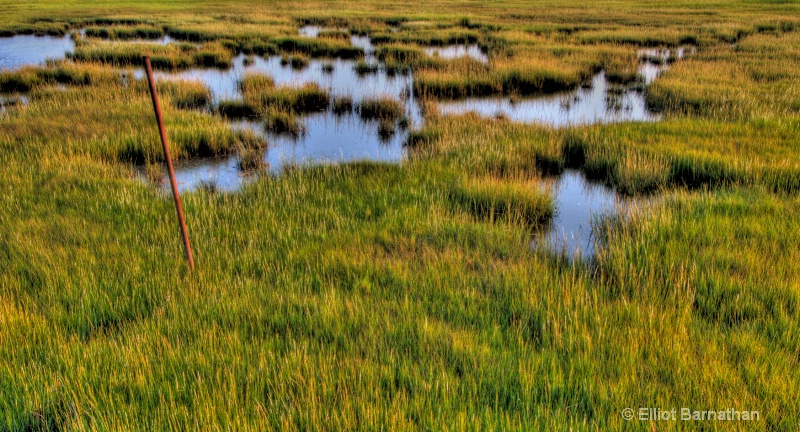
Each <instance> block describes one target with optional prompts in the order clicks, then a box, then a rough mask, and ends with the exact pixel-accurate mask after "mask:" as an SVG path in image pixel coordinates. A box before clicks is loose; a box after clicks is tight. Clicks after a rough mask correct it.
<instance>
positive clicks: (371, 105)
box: [358, 96, 405, 120]
mask: <svg viewBox="0 0 800 432" xmlns="http://www.w3.org/2000/svg"><path fill="white" fill-rule="evenodd" d="M358 112H359V115H360V116H361V118H363V119H369V120H371V119H390V120H394V119H398V118H400V117H402V116H403V114H404V113H405V108H404V107H403V104H402V102H400V101H398V100H396V99H394V98H392V97H389V96H381V97H377V98H367V99H364V100H363V101H361V103H360V104H359V106H358Z"/></svg>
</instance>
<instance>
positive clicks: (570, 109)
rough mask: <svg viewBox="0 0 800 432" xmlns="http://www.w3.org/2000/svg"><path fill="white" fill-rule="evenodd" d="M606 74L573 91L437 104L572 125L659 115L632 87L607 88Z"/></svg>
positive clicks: (447, 110)
mask: <svg viewBox="0 0 800 432" xmlns="http://www.w3.org/2000/svg"><path fill="white" fill-rule="evenodd" d="M609 87H610V84H609V83H608V82H607V81H606V78H605V73H604V72H600V73H598V74H597V75H595V76H594V77H593V78H592V81H591V83H590V84H588V85H584V86H580V87H579V88H577V89H575V90H574V91H568V92H560V93H554V94H548V95H541V96H535V97H530V98H519V97H513V98H512V97H508V96H491V97H481V98H467V99H460V100H455V101H440V102H438V103H437V106H438V107H439V110H440V111H441V112H442V113H443V114H464V113H468V112H474V113H477V114H478V115H481V116H484V117H505V118H508V119H509V120H512V121H518V122H522V123H542V124H547V125H550V126H555V127H560V126H574V125H584V124H596V123H616V122H623V121H654V120H658V119H659V118H660V116H659V115H658V114H656V113H653V112H651V111H650V110H648V109H647V105H646V104H645V101H644V95H643V94H642V93H641V92H640V91H637V90H634V89H616V90H617V91H609Z"/></svg>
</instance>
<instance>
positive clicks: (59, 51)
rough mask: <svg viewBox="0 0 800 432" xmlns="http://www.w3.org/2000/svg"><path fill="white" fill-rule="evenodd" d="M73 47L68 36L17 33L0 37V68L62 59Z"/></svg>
mask: <svg viewBox="0 0 800 432" xmlns="http://www.w3.org/2000/svg"><path fill="white" fill-rule="evenodd" d="M73 49H75V43H74V42H73V41H72V39H71V38H70V36H69V35H68V34H67V35H66V36H34V35H17V36H11V37H5V38H0V69H17V68H19V67H22V66H26V65H37V64H41V63H44V61H45V60H47V59H62V58H64V56H65V55H66V53H68V52H72V50H73Z"/></svg>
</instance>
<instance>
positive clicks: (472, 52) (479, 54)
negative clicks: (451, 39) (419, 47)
mask: <svg viewBox="0 0 800 432" xmlns="http://www.w3.org/2000/svg"><path fill="white" fill-rule="evenodd" d="M423 51H425V53H426V54H428V55H429V56H433V57H441V58H443V59H447V60H452V59H457V58H461V57H470V58H472V59H475V60H477V61H479V62H481V63H489V57H488V56H487V55H486V53H484V52H483V51H482V50H481V48H480V47H479V46H478V45H475V44H472V45H448V46H443V47H425V48H423Z"/></svg>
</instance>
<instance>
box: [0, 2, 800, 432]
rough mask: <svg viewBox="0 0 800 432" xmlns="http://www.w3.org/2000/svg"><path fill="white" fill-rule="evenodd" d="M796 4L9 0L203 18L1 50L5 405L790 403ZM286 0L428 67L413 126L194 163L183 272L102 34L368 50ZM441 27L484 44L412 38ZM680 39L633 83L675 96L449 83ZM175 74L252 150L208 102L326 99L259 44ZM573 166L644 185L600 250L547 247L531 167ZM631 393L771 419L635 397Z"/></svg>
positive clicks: (270, 106)
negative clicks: (384, 152) (481, 55)
mask: <svg viewBox="0 0 800 432" xmlns="http://www.w3.org/2000/svg"><path fill="white" fill-rule="evenodd" d="M198 11H202V13H200V12H198ZM796 16H798V6H797V4H796V3H792V2H771V3H763V2H762V3H758V4H755V3H751V2H744V1H723V2H716V3H713V4H701V3H697V2H687V1H679V2H677V3H676V2H671V3H658V4H654V3H652V2H639V1H635V0H630V1H621V2H616V1H615V2H604V1H603V2H599V3H593V4H591V5H588V6H587V5H585V4H584V3H579V2H575V1H569V2H537V3H535V4H533V3H529V2H519V1H513V2H500V3H481V4H476V3H465V2H459V1H439V0H435V1H433V2H424V3H414V4H413V5H411V6H409V5H404V4H400V3H397V4H389V3H386V2H366V3H365V2H346V1H340V2H335V3H330V2H306V3H303V5H302V8H300V7H298V5H297V4H295V3H269V4H266V3H264V4H255V5H254V4H252V3H244V2H241V3H239V2H225V3H224V4H222V3H218V2H192V3H191V4H190V3H184V2H160V1H147V2H124V1H119V0H105V1H102V2H99V3H92V4H86V3H85V2H73V1H64V2H58V3H52V2H22V1H19V0H9V1H7V2H5V3H4V4H3V6H0V18H3V19H2V20H0V22H2V24H0V30H2V32H3V34H13V33H36V34H47V33H49V34H65V32H67V31H69V30H71V29H75V28H77V27H79V26H82V25H89V26H94V27H98V28H107V29H109V31H110V30H112V29H114V31H115V32H116V31H119V30H126V31H127V30H129V29H134V28H148V29H150V28H153V29H163V31H164V32H165V33H167V34H169V35H171V36H172V37H175V38H178V39H180V40H184V41H193V42H198V43H199V45H198V46H194V45H187V44H173V45H171V46H168V47H160V46H156V45H155V44H147V43H143V44H137V48H135V49H132V48H129V47H128V46H127V45H125V44H123V43H121V42H118V41H113V40H112V41H104V40H96V38H87V40H86V41H82V42H80V43H79V47H78V51H77V52H76V56H82V57H76V58H77V60H78V63H77V64H76V65H72V64H70V63H56V64H51V65H49V66H46V67H35V68H24V69H22V70H20V71H15V72H0V89H2V90H3V91H22V92H25V93H26V96H27V98H28V102H27V103H17V104H12V105H10V106H6V107H5V108H4V111H2V112H0V157H2V160H3V163H2V164H0V179H2V181H0V364H2V373H0V430H10V431H17V430H19V431H22V430H120V431H121V430H126V431H127V430H183V429H187V428H191V429H204V430H205V429H212V430H218V429H232V430H309V429H313V430H378V429H383V430H569V429H571V430H629V429H630V430H693V429H703V430H714V429H725V430H728V429H731V430H754V429H755V430H787V431H788V430H794V429H795V428H796V425H797V424H798V422H800V409H799V408H798V405H797V403H796V395H797V394H798V393H800V373H798V370H800V369H798V353H800V339H799V338H798V336H797V335H798V334H800V332H799V331H798V330H800V329H799V328H798V325H799V324H800V308H798V305H799V303H798V302H799V301H800V298H798V296H799V295H800V285H798V281H800V266H799V265H798V263H800V256H799V255H798V251H800V234H799V233H800V226H799V225H800V220H799V219H798V218H797V217H796V215H797V214H798V212H800V199H798V195H797V192H798V185H800V180H798V179H800V172H798V170H800V160H798V154H800V153H798V138H797V136H798V135H797V130H798V124H799V123H798V122H800V117H798V113H799V112H800V110H798V109H797V107H798V106H800V105H798V103H797V101H796V100H797V94H796V91H795V90H796V86H793V84H794V83H795V82H796V81H797V79H796V72H795V71H796V70H797V67H796V66H797V65H796V63H797V60H798V57H797V55H796V54H797V53H796V51H797V49H796V46H797V44H796V42H797V19H796V18H793V17H796ZM301 23H316V24H321V25H326V26H331V27H334V28H348V30H349V31H350V32H351V33H353V34H371V35H373V36H379V38H382V39H384V40H385V41H386V44H383V45H382V52H383V53H385V56H386V57H385V58H386V59H387V63H389V61H388V60H391V62H394V64H395V65H398V66H397V67H398V68H399V67H403V68H409V69H413V72H414V83H415V86H416V87H417V89H418V92H419V93H420V94H423V95H426V96H429V98H428V99H425V100H424V101H423V104H424V106H425V108H426V110H425V111H426V113H427V115H428V119H427V123H426V126H425V127H424V128H423V129H421V130H418V131H411V132H410V137H409V139H408V140H407V146H406V148H407V151H408V157H407V158H406V159H404V160H403V161H402V162H400V163H398V164H381V163H367V162H361V163H350V164H342V165H331V166H328V165H325V166H316V167H309V166H287V167H283V169H282V174H281V175H279V176H270V175H262V176H257V177H256V178H254V179H253V181H252V182H248V183H247V185H246V186H244V188H243V189H242V190H240V191H237V192H234V193H223V192H220V191H218V190H216V188H215V187H213V186H211V185H209V186H208V187H205V188H200V189H199V190H196V191H192V192H187V193H184V194H183V195H182V198H183V203H184V209H185V213H186V216H187V222H188V227H189V232H190V236H191V239H192V242H193V246H194V252H195V259H196V262H197V270H196V271H194V272H188V271H187V269H186V266H185V264H184V262H183V251H182V249H181V247H182V246H181V244H180V241H179V235H178V230H177V227H176V222H175V220H174V208H173V204H172V201H171V198H170V197H169V196H168V195H166V194H165V193H164V192H163V191H162V189H160V188H159V187H156V186H154V185H152V184H148V183H146V182H142V181H140V180H139V179H138V176H139V175H138V174H137V173H136V172H135V167H134V164H140V165H143V168H144V170H145V175H146V176H147V177H149V178H160V177H161V169H160V168H159V167H160V165H158V163H160V162H161V161H162V156H161V149H160V142H159V140H158V135H157V130H156V128H155V125H154V122H153V113H152V107H151V106H150V100H149V94H148V90H147V85H146V83H145V82H143V81H136V80H131V81H130V82H129V83H128V84H127V85H124V84H123V81H122V79H121V77H120V75H119V73H118V71H116V70H115V69H113V68H112V65H122V66H123V67H126V66H127V65H131V64H135V59H136V58H138V57H137V56H139V55H141V54H142V53H143V52H149V53H150V54H151V55H152V56H153V58H154V59H155V58H157V57H159V56H160V57H161V58H163V60H162V63H161V64H163V67H169V68H172V67H182V66H183V65H184V64H185V65H186V66H187V67H188V66H189V65H195V64H207V63H214V62H216V61H217V59H221V60H224V59H226V58H231V57H232V56H233V55H234V54H235V53H237V52H239V51H242V52H247V53H249V54H263V53H270V54H272V53H278V52H281V53H287V54H288V53H302V54H304V55H306V56H309V57H311V56H315V57H316V56H329V55H333V56H335V55H337V54H342V53H343V54H344V55H345V56H348V55H352V56H353V57H356V58H357V57H359V55H360V53H359V52H358V50H355V51H350V50H352V48H353V47H351V46H350V45H349V43H348V42H347V41H346V40H344V39H343V38H342V37H341V35H337V36H336V37H324V38H321V39H309V38H302V37H300V36H298V35H297V34H296V29H297V26H298V25H299V24H301ZM390 27H396V29H397V33H394V31H392V30H391V28H390ZM123 34H124V35H127V34H128V33H124V32H123ZM109 37H111V36H110V35H109ZM123 37H124V36H123ZM452 37H456V38H458V37H461V38H474V40H475V42H476V43H478V44H479V45H480V46H482V47H484V48H486V49H487V51H488V55H489V59H490V61H489V64H488V65H484V64H480V63H478V62H474V61H471V60H469V59H459V60H453V61H444V60H441V59H431V58H428V56H419V55H418V54H416V52H417V51H416V50H418V49H419V48H418V46H417V45H418V44H423V45H426V44H432V43H439V41H441V43H444V42H445V41H449V40H450V38H452ZM119 38H120V37H117V39H119ZM465 40H466V39H465ZM468 40H473V39H468ZM686 41H695V42H696V43H697V45H698V53H697V55H696V56H695V57H693V58H691V59H686V60H681V61H677V62H675V63H674V64H672V65H671V67H670V69H669V71H667V72H666V73H665V74H664V76H662V77H660V78H659V79H658V80H656V82H655V84H654V85H653V86H652V87H650V88H649V89H648V90H647V98H648V103H650V104H651V105H652V106H653V107H657V108H660V109H661V110H662V111H663V115H664V119H663V120H662V121H661V122H656V123H641V124H636V123H622V124H610V125H598V126H587V127H576V128H569V129H565V130H554V129H551V128H548V127H544V126H535V125H527V126H526V125H520V124H515V123H512V122H508V121H504V120H492V119H482V118H479V117H477V116H474V115H465V116H456V117H442V116H439V115H437V113H436V111H435V109H434V107H433V105H432V104H433V103H434V102H435V100H434V99H433V96H458V95H467V94H488V93H501V92H515V93H525V92H533V93H535V92H541V91H548V90H550V89H556V88H564V87H569V86H573V85H577V84H578V83H580V82H581V81H582V80H583V79H584V78H585V77H587V76H590V75H591V74H592V73H594V72H596V71H597V70H600V69H605V70H606V72H607V73H610V74H616V75H615V76H616V77H617V79H618V80H619V81H622V82H625V81H628V80H629V79H633V78H631V76H630V71H631V65H632V62H633V61H635V59H636V50H637V49H638V48H640V47H643V46H649V45H652V44H663V45H677V44H680V43H683V42H686ZM733 43H735V44H736V46H735V47H732V46H730V44H733ZM400 48H402V50H406V51H403V52H408V53H409V54H408V56H407V57H403V55H405V54H403V55H401V54H400V52H401V50H400ZM392 50H393V51H392ZM77 53H81V54H77ZM348 53H350V54H348ZM401 57H403V58H401ZM90 61H91V62H90ZM61 85H63V86H65V87H64V88H63V89H62V88H61ZM159 86H160V87H159V90H160V91H161V94H162V102H163V108H164V117H165V120H166V123H167V124H166V126H167V130H168V133H169V138H170V143H171V146H172V147H171V151H172V154H173V156H174V157H176V158H179V159H188V158H192V157H197V156H212V155H223V154H235V153H237V152H238V153H239V154H240V155H241V156H242V160H243V161H247V162H245V165H246V166H251V163H253V162H257V161H261V160H263V159H261V157H260V156H261V149H264V148H266V147H267V143H265V142H263V141H262V140H261V139H259V138H258V137H256V136H255V135H253V134H250V133H245V132H233V131H232V130H231V128H230V124H229V123H228V121H227V120H226V119H225V118H224V117H223V115H224V116H231V117H239V116H240V115H250V114H253V115H254V116H256V118H257V119H260V121H263V122H264V123H265V124H266V126H267V127H268V128H270V129H272V130H286V131H293V132H292V133H301V132H302V125H301V124H300V123H299V120H298V117H297V114H298V113H299V112H301V111H305V110H306V108H309V109H310V108H313V109H315V110H316V109H320V107H321V105H322V102H323V100H324V103H325V106H326V107H327V106H328V104H329V103H330V97H329V95H327V94H326V93H325V92H324V90H321V89H310V88H298V87H277V86H275V85H274V82H273V81H272V80H271V79H270V78H269V77H266V76H263V75H253V76H245V77H243V79H242V83H241V88H242V90H243V93H244V94H245V98H244V100H243V101H240V102H237V101H223V102H220V103H219V106H218V107H211V109H206V108H205V107H207V106H208V105H209V99H208V90H207V89H205V88H204V87H202V86H200V85H198V84H197V83H193V82H180V83H161V84H159ZM323 96H324V97H323ZM8 97H9V98H13V97H15V96H8ZM4 99H5V97H4ZM337 101H338V103H339V104H340V106H341V107H345V108H347V109H345V108H342V109H341V111H348V112H351V111H352V109H353V107H354V105H355V103H354V102H353V101H352V100H350V101H349V104H348V103H347V100H346V99H337V98H335V99H334V101H333V106H334V108H333V109H336V106H337ZM366 103H370V102H369V101H367V102H366ZM372 103H373V104H374V107H373V109H371V110H368V111H369V112H374V113H381V112H384V111H386V110H384V109H383V108H382V107H383V106H384V105H386V106H389V105H392V106H395V105H394V104H398V105H399V102H398V101H393V103H392V104H383V103H375V102H372ZM400 107H401V108H402V106H400ZM395 108H396V106H395ZM325 109H327V108H325ZM246 110H249V111H247V114H242V112H244V111H246ZM360 110H361V112H362V113H363V111H364V106H361V107H360ZM392 110H394V109H390V110H389V111H392ZM400 112H401V113H402V109H401V111H400ZM219 114H222V115H219ZM372 117H375V118H377V119H380V118H387V117H391V116H385V115H378V114H376V115H374V116H371V118H372ZM395 123H396V122H395V121H394V120H392V121H391V125H392V127H394V126H395ZM387 127H388V126H387ZM266 151H269V149H267V150H266ZM258 168H259V169H260V168H262V167H260V166H259V167H258ZM566 168H576V169H580V170H582V172H583V173H584V174H585V175H586V176H588V177H591V178H594V179H597V180H600V181H602V182H605V183H607V184H609V185H611V186H612V187H613V188H615V189H616V190H617V191H619V192H621V193H624V194H627V195H630V196H632V197H633V199H635V200H637V201H638V200H641V201H645V202H646V203H647V204H646V205H644V204H642V205H637V206H633V209H632V210H631V212H630V214H626V215H622V216H620V217H611V218H606V219H602V220H599V221H597V224H596V228H597V229H598V232H599V234H600V240H601V244H602V248H601V249H600V250H598V251H597V254H596V256H595V258H594V260H592V261H589V262H578V263H570V262H568V261H567V260H565V259H563V257H560V256H558V255H557V254H553V253H549V252H547V251H544V250H538V249H536V250H532V249H531V247H530V241H531V238H532V237H531V236H532V235H536V231H537V230H538V229H541V228H543V226H544V225H545V224H546V223H547V221H549V220H550V219H551V215H552V214H553V212H554V208H553V198H554V197H553V196H552V195H551V193H550V191H548V190H547V189H545V188H542V185H543V182H541V181H540V177H541V176H542V175H547V174H556V173H559V172H561V171H563V170H564V169H566ZM645 194H646V195H645ZM640 406H645V407H646V406H652V407H662V408H671V407H691V408H694V409H725V408H728V407H732V408H736V409H740V410H745V409H748V410H759V411H760V415H761V420H759V421H757V422H753V423H745V422H730V423H725V424H722V423H713V422H708V423H706V422H701V423H695V422H690V423H682V422H674V423H673V422H649V421H645V422H638V421H634V422H625V421H624V420H622V418H621V411H622V409H623V408H626V407H633V408H638V407H640Z"/></svg>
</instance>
